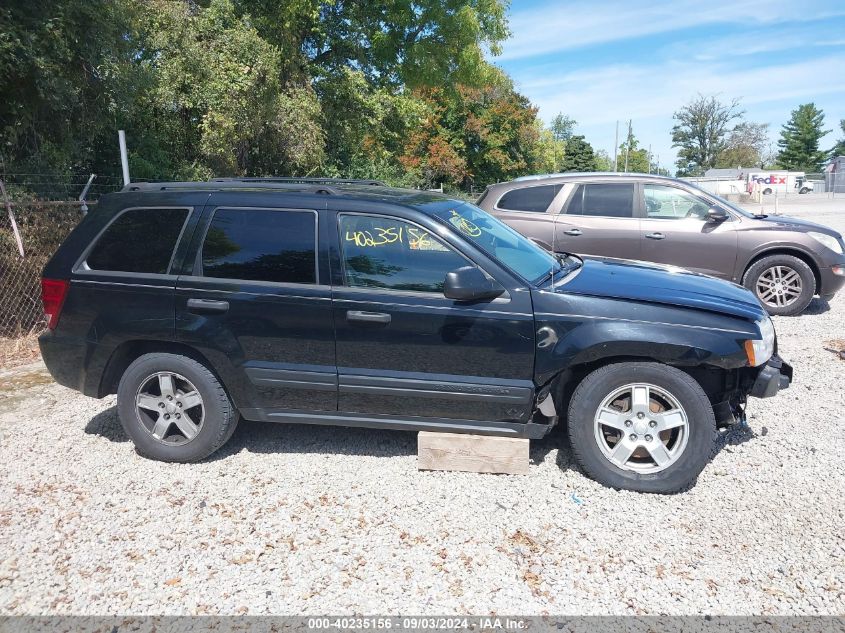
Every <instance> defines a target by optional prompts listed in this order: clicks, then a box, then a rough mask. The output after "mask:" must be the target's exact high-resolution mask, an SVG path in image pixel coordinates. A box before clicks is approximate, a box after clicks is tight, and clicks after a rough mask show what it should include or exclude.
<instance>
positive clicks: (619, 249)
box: [554, 181, 642, 259]
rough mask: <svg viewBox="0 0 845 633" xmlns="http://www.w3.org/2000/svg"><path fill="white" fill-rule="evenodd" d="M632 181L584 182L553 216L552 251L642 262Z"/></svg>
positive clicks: (634, 186) (634, 188)
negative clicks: (555, 221) (553, 235)
mask: <svg viewBox="0 0 845 633" xmlns="http://www.w3.org/2000/svg"><path fill="white" fill-rule="evenodd" d="M636 191H637V184H636V183H635V182H618V181H614V182H584V183H580V184H578V185H577V186H576V187H574V188H573V189H572V192H571V194H570V195H569V197H568V198H567V199H566V201H565V202H564V203H563V206H562V208H561V213H560V214H559V215H558V216H557V223H556V226H555V242H554V248H555V252H557V253H576V254H578V255H596V256H602V257H616V258H620V259H642V253H641V250H640V249H641V247H640V218H639V217H637V213H636V208H637V207H636V204H635V200H636Z"/></svg>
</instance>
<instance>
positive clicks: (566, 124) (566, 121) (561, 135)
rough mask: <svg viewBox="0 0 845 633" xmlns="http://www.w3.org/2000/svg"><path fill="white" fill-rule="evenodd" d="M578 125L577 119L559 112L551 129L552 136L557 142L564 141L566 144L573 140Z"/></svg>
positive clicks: (553, 120)
mask: <svg viewBox="0 0 845 633" xmlns="http://www.w3.org/2000/svg"><path fill="white" fill-rule="evenodd" d="M577 124H578V122H577V121H576V120H575V119H573V118H572V117H570V116H568V115H566V114H563V113H562V112H559V113H558V114H557V116H555V118H554V119H552V123H551V125H550V126H549V129H550V130H551V131H552V136H553V137H554V139H555V140H556V141H563V142H564V143H565V142H566V141H568V140H569V139H571V138H572V134H573V133H574V132H575V126H576V125H577Z"/></svg>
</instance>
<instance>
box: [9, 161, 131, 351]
mask: <svg viewBox="0 0 845 633" xmlns="http://www.w3.org/2000/svg"><path fill="white" fill-rule="evenodd" d="M0 180H2V182H3V189H4V190H5V196H3V195H2V194H0V212H2V218H1V219H0V338H17V337H21V336H26V335H29V334H32V333H35V332H38V331H40V330H41V329H43V328H44V325H45V323H44V312H43V309H42V306H41V272H42V270H43V269H44V265H45V264H46V263H47V262H48V261H49V259H50V258H51V257H52V256H53V253H55V252H56V249H57V248H58V247H59V245H60V244H61V243H62V242H63V241H64V239H65V238H66V237H67V235H68V234H69V233H70V232H71V231H72V230H73V228H74V227H75V226H76V225H77V224H78V223H79V221H80V220H81V219H82V217H83V210H82V203H81V202H80V201H79V200H78V199H77V198H78V196H79V195H80V193H81V192H82V190H83V188H84V187H85V184H86V183H87V181H88V177H87V176H85V177H83V176H76V177H73V176H67V175H61V176H57V175H56V174H3V175H2V176H0ZM120 186H121V185H120V182H119V181H118V180H117V179H114V178H109V179H102V180H100V182H97V183H96V184H94V185H92V187H91V189H90V191H89V193H88V196H87V197H86V200H87V204H88V205H94V204H96V200H97V198H99V196H100V195H102V194H103V193H107V192H109V191H116V190H118V189H119V188H120ZM21 250H22V251H23V254H21Z"/></svg>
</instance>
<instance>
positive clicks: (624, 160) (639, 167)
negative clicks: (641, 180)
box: [619, 128, 651, 174]
mask: <svg viewBox="0 0 845 633" xmlns="http://www.w3.org/2000/svg"><path fill="white" fill-rule="evenodd" d="M639 145H640V142H639V141H638V140H637V137H636V136H634V132H633V130H632V129H631V128H628V137H627V139H626V140H625V141H624V142H623V143H622V144H621V145H620V146H619V171H627V172H628V173H638V174H645V173H648V172H649V171H650V169H651V167H650V160H651V159H650V157H649V155H648V150H646V149H642V148H640V147H639ZM626 167H627V168H626Z"/></svg>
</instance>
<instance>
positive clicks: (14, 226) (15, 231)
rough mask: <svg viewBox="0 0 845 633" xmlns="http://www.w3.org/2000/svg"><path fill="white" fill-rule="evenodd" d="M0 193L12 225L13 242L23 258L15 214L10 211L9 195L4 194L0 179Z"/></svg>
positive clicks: (4, 187) (4, 186)
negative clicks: (16, 244)
mask: <svg viewBox="0 0 845 633" xmlns="http://www.w3.org/2000/svg"><path fill="white" fill-rule="evenodd" d="M0 192H2V193H3V201H4V202H5V203H6V211H7V212H8V214H9V223H10V224H11V225H12V233H13V234H14V236H15V242H17V243H18V252H19V253H20V254H21V258H23V241H22V240H21V232H20V231H19V230H18V223H17V222H16V221H15V212H14V211H12V203H11V202H9V194H7V193H6V185H5V184H4V183H3V180H2V179H0Z"/></svg>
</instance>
